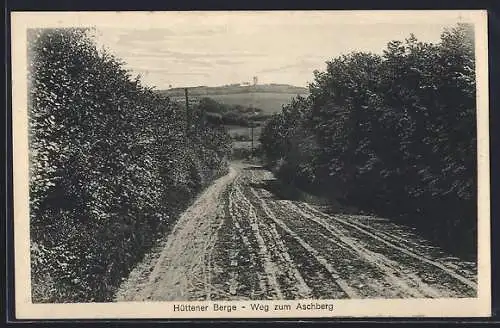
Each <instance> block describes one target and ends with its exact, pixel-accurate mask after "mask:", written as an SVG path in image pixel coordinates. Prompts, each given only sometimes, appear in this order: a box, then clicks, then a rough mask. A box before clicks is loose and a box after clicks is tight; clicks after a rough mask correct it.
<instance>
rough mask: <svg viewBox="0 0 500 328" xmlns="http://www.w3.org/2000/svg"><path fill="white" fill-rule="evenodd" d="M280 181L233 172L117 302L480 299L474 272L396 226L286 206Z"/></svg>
mask: <svg viewBox="0 0 500 328" xmlns="http://www.w3.org/2000/svg"><path fill="white" fill-rule="evenodd" d="M273 179H274V178H273V176H272V174H271V172H269V171H267V170H264V169H262V168H260V167H256V166H251V165H246V164H241V163H240V164H238V163H235V164H233V165H232V166H231V169H230V172H229V174H228V175H226V176H224V177H222V178H220V179H218V180H217V181H215V183H214V184H213V185H211V186H210V187H209V188H208V189H206V190H205V192H203V194H202V195H200V197H199V198H198V200H197V201H196V202H195V203H194V204H193V205H192V206H191V207H190V208H189V209H188V210H187V211H186V212H185V213H184V214H183V215H182V217H181V218H180V219H179V221H178V223H177V225H176V226H175V228H174V230H173V231H172V233H171V234H170V236H168V237H167V238H166V241H165V242H164V243H163V245H162V246H161V247H160V248H159V249H158V250H157V251H154V252H152V253H151V254H149V255H148V256H146V258H145V259H144V261H143V262H142V263H140V264H139V265H138V266H137V267H136V268H135V269H134V270H133V271H132V273H131V274H130V277H129V278H128V279H127V280H126V281H124V283H123V284H122V286H121V287H120V289H119V291H118V292H117V294H116V301H144V300H149V301H172V300H177V301H180V300H266V299H307V298H314V299H338V298H424V297H425V298H428V297H430V298H444V297H475V295H476V289H477V286H476V275H475V273H476V267H475V264H474V263H471V262H464V261H460V260H459V259H457V258H453V257H450V256H446V254H444V253H443V252H441V251H440V250H439V249H438V248H436V247H433V246H432V245H430V244H429V243H428V242H427V241H425V240H423V239H421V238H419V237H418V236H417V235H416V234H415V233H413V231H412V230H411V229H409V228H406V227H401V226H397V225H395V224H393V223H391V222H390V221H389V220H386V219H382V218H376V217H371V216H362V215H348V214H345V215H344V214H334V215H333V214H332V215H329V214H327V213H326V212H324V211H322V210H321V209H319V208H317V207H315V206H312V205H310V204H308V203H305V202H299V201H294V200H289V199H284V198H283V197H278V195H276V194H275V193H274V192H272V190H273V189H272V188H270V186H272V185H273Z"/></svg>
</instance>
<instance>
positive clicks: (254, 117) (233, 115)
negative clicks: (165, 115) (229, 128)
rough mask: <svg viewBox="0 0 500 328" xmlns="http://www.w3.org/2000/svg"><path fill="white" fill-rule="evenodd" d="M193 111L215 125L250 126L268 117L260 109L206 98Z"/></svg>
mask: <svg viewBox="0 0 500 328" xmlns="http://www.w3.org/2000/svg"><path fill="white" fill-rule="evenodd" d="M194 110H196V111H198V112H202V113H204V114H205V115H206V118H207V120H208V121H210V122H212V123H213V124H217V125H221V124H222V125H240V126H250V125H251V124H255V122H263V121H265V120H267V119H268V118H269V117H270V115H269V114H267V113H265V112H264V111H263V110H262V109H260V108H256V107H251V106H250V107H245V106H242V105H229V104H223V103H220V102H218V101H216V100H214V99H212V98H208V97H203V98H201V99H200V101H199V103H198V104H197V106H196V107H195V109H194Z"/></svg>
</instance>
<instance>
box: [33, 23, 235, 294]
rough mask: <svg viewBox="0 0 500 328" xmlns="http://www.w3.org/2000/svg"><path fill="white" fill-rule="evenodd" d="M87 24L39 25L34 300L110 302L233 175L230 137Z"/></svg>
mask: <svg viewBox="0 0 500 328" xmlns="http://www.w3.org/2000/svg"><path fill="white" fill-rule="evenodd" d="M91 32H92V31H90V30H88V29H74V28H71V29H32V30H29V33H28V45H29V49H28V50H29V51H28V53H29V61H28V62H29V76H28V81H29V88H28V90H29V94H28V99H29V104H28V106H29V108H28V110H29V127H30V135H29V138H30V140H29V145H30V234H31V264H32V295H33V301H34V302H84V301H109V300H111V299H112V297H113V292H114V291H115V290H116V288H117V286H118V285H119V284H120V282H121V281H122V278H123V277H126V276H127V275H128V273H129V271H130V270H131V267H132V266H133V265H134V264H135V263H137V262H138V261H139V260H140V259H141V258H142V256H143V254H144V253H145V252H146V251H147V250H148V249H149V248H150V247H151V246H152V245H153V244H154V243H155V241H156V240H157V238H159V237H160V236H161V235H163V234H164V233H165V232H167V231H168V230H169V229H170V227H171V226H172V225H173V224H174V219H175V218H176V215H177V214H178V213H179V212H180V211H182V210H183V209H185V208H186V207H187V206H188V204H189V203H190V202H191V200H192V199H193V197H194V196H195V195H196V194H197V193H198V192H199V191H200V190H201V189H202V188H203V187H204V186H205V185H207V184H208V183H210V181H212V180H213V179H214V178H216V177H218V176H220V175H223V174H225V173H226V172H227V158H228V156H229V154H230V142H231V140H230V138H229V136H228V135H227V134H226V133H225V132H224V131H223V130H222V129H219V128H217V127H215V126H213V125H210V124H201V120H196V119H193V120H192V121H191V123H192V124H190V125H189V126H188V125H187V124H186V113H185V110H184V109H182V108H179V107H178V106H177V105H176V104H174V103H172V102H170V101H169V99H168V98H166V97H163V96H161V95H158V94H157V93H156V92H153V90H151V89H150V88H146V87H144V86H142V85H141V82H140V80H139V78H138V77H137V78H133V77H132V76H131V75H130V73H129V72H128V71H127V70H126V69H125V68H124V63H123V62H122V61H121V60H119V59H117V58H115V57H114V56H113V55H111V54H110V53H109V52H108V51H106V50H99V49H98V48H97V46H96V43H95V40H94V38H93V37H92V35H91V34H92V33H91Z"/></svg>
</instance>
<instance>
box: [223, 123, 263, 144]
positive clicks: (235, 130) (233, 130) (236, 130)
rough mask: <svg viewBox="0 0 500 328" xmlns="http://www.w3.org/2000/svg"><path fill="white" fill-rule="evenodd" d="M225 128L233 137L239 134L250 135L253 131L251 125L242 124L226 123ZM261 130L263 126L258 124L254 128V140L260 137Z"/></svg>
mask: <svg viewBox="0 0 500 328" xmlns="http://www.w3.org/2000/svg"><path fill="white" fill-rule="evenodd" d="M225 128H226V130H227V132H228V133H229V135H230V136H231V137H234V136H237V135H247V136H249V137H250V133H251V132H250V128H249V127H246V126H240V125H226V126H225ZM261 130H262V127H260V126H257V127H255V128H254V129H253V135H254V140H257V139H258V138H259V137H260V132H261Z"/></svg>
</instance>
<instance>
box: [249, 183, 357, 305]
mask: <svg viewBox="0 0 500 328" xmlns="http://www.w3.org/2000/svg"><path fill="white" fill-rule="evenodd" d="M250 192H251V193H253V195H254V196H255V197H256V198H257V199H258V200H259V201H260V205H261V208H262V210H263V211H264V212H265V213H266V215H267V216H268V218H269V219H271V220H272V221H274V222H275V223H276V224H277V225H278V226H279V227H280V228H281V229H283V230H284V231H285V232H286V233H288V234H289V235H290V236H292V237H293V238H294V239H295V240H296V241H297V242H298V243H299V244H300V245H301V246H302V247H303V248H304V249H306V250H307V251H308V252H309V253H310V254H311V255H312V256H313V257H314V258H315V259H316V261H317V262H318V263H320V264H321V265H322V266H323V267H324V268H325V269H326V270H327V271H328V272H329V273H330V275H331V278H332V279H333V280H334V281H335V283H336V284H337V285H338V286H339V287H340V288H341V289H342V291H343V292H344V293H345V294H346V295H347V296H348V297H349V298H358V294H357V292H356V291H355V290H354V289H352V288H351V287H350V286H349V284H347V282H346V281H345V280H343V279H341V278H340V275H339V273H338V272H337V271H336V270H335V269H334V268H333V266H332V265H331V264H330V263H329V262H328V261H327V260H326V259H325V258H324V257H323V256H321V255H320V254H319V252H318V251H317V250H316V249H314V248H313V247H311V245H309V244H308V243H307V242H305V241H304V240H303V239H302V238H301V237H299V235H298V234H297V233H295V232H294V231H292V230H291V229H290V228H289V227H288V226H287V225H286V224H285V223H284V222H283V221H281V220H280V219H278V218H277V217H276V216H275V215H274V214H273V213H272V212H271V210H270V209H269V207H268V206H267V205H266V203H265V201H264V200H263V199H261V198H260V197H259V195H258V194H257V192H256V191H255V190H254V189H253V188H252V187H250Z"/></svg>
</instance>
